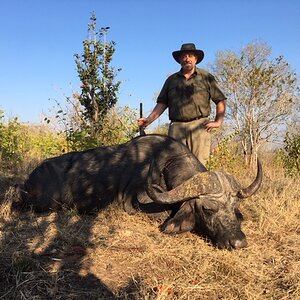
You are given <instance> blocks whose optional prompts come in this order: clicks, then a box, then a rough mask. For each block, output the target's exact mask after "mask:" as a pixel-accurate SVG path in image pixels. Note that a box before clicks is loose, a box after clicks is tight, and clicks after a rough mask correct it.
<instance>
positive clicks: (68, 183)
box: [19, 135, 262, 248]
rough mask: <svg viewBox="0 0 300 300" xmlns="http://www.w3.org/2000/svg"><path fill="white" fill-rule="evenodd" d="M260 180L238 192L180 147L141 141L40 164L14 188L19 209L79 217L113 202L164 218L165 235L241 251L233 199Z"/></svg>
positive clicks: (156, 139) (164, 140) (150, 138)
mask: <svg viewBox="0 0 300 300" xmlns="http://www.w3.org/2000/svg"><path fill="white" fill-rule="evenodd" d="M261 181H262V168H261V165H260V163H259V164H258V172H257V176H256V179H255V180H254V182H253V183H252V184H251V185H250V186H249V187H247V188H242V187H241V186H240V184H239V183H238V182H237V180H236V179H235V178H234V177H233V176H232V175H230V174H227V173H225V172H223V171H207V169H206V168H205V167H204V166H203V165H202V164H201V163H200V162H199V161H198V160H197V158H196V157H195V156H194V155H193V154H192V153H191V152H190V151H189V150H188V148H187V147H186V146H184V145H183V144H181V143H180V142H177V141H175V140H174V139H172V138H170V137H168V136H162V135H146V136H140V137H137V138H134V139H132V140H131V141H129V142H127V143H125V144H121V145H114V146H108V147H98V148H95V149H90V150H87V151H82V152H71V153H67V154H64V155H61V156H58V157H54V158H50V159H47V160H45V161H44V162H42V163H41V164H40V165H39V166H38V167H37V168H36V169H34V170H33V172H32V173H31V174H30V175H29V177H28V179H27V180H26V181H25V183H24V184H23V185H21V186H20V187H19V190H20V199H21V203H19V205H20V206H22V207H32V208H33V209H34V210H35V211H37V212H43V211H49V210H59V209H61V208H62V207H72V208H76V209H77V210H78V211H79V212H80V213H89V212H92V211H94V210H95V209H102V208H104V207H105V206H107V205H108V204H109V203H111V202H112V201H118V202H119V203H121V204H122V205H123V207H124V209H125V210H126V211H127V212H129V213H133V212H135V211H136V209H140V210H142V211H145V212H147V213H156V214H157V213H160V212H161V213H162V212H164V213H166V212H167V213H168V218H167V219H166V221H165V223H164V224H163V225H162V227H161V228H162V231H164V232H166V233H180V232H184V231H191V230H198V229H200V230H201V231H202V232H205V233H206V235H207V237H208V238H210V239H211V240H212V241H213V243H214V244H215V245H216V246H218V247H220V248H242V247H245V246H246V245H247V243H246V238H245V235H244V233H243V232H242V231H241V226H240V224H241V220H242V215H241V213H240V211H239V204H240V200H241V199H243V198H246V197H249V196H251V195H253V194H254V193H255V192H256V191H257V190H258V188H259V186H260V184H261Z"/></svg>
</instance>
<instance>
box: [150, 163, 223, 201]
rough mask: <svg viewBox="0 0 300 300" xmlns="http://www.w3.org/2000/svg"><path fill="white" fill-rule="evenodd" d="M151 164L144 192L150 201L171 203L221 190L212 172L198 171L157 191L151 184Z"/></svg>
mask: <svg viewBox="0 0 300 300" xmlns="http://www.w3.org/2000/svg"><path fill="white" fill-rule="evenodd" d="M152 168H153V166H152V164H151V165H150V168H149V172H148V177H147V182H146V192H147V194H148V196H149V197H150V198H151V199H152V201H154V202H157V203H161V204H172V203H177V202H183V201H187V200H190V199H193V198H196V197H198V196H199V195H203V194H211V193H212V194H215V193H218V192H220V191H221V184H220V182H219V180H218V176H217V174H216V173H214V172H199V173H197V174H196V175H194V176H193V177H191V178H190V179H188V180H186V181H185V182H183V183H182V184H181V185H179V186H177V187H175V188H174V189H172V190H170V191H167V192H163V193H160V192H157V189H155V188H154V187H155V185H153V184H152V175H151V174H152Z"/></svg>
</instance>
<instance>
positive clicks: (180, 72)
mask: <svg viewBox="0 0 300 300" xmlns="http://www.w3.org/2000/svg"><path fill="white" fill-rule="evenodd" d="M176 74H178V75H179V76H184V75H183V73H182V69H180V70H179V71H178V72H177V73H176ZM197 74H198V68H197V67H196V68H195V71H194V73H193V74H192V76H196V75H197ZM192 76H191V77H192Z"/></svg>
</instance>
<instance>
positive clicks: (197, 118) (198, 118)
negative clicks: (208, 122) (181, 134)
mask: <svg viewBox="0 0 300 300" xmlns="http://www.w3.org/2000/svg"><path fill="white" fill-rule="evenodd" d="M204 118H207V117H202V116H201V117H196V118H193V119H189V120H177V119H171V122H182V123H187V122H192V121H196V120H200V119H204Z"/></svg>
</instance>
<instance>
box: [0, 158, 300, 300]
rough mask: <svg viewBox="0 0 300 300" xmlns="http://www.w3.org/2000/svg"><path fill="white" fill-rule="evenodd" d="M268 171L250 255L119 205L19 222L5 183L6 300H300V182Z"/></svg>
mask: <svg viewBox="0 0 300 300" xmlns="http://www.w3.org/2000/svg"><path fill="white" fill-rule="evenodd" d="M264 167H265V172H264V173H265V174H264V175H265V177H264V183H263V187H262V189H261V190H260V192H259V193H258V194H257V195H255V196H254V197H252V198H251V199H249V200H246V201H245V202H243V203H242V205H241V211H242V212H243V214H244V217H245V221H244V223H243V231H244V232H245V233H246V235H247V237H248V243H249V247H248V248H246V249H243V250H238V251H226V250H217V249H215V248H213V247H212V246H211V245H209V244H208V243H207V242H206V241H204V240H203V239H202V238H201V237H198V236H196V235H194V234H192V233H186V234H180V235H176V236H169V235H165V234H162V233H160V232H159V230H158V225H159V223H157V222H156V221H153V220H150V219H149V218H148V217H147V216H145V215H143V214H137V215H135V216H129V215H128V214H126V213H125V212H123V211H122V210H121V209H120V208H118V207H116V206H114V205H112V206H110V207H108V208H107V209H106V210H104V211H102V212H99V213H98V214H97V215H94V216H78V215H77V214H76V213H75V212H72V211H71V212H70V211H63V212H60V213H51V214H46V215H35V214H33V213H26V214H25V213H23V214H17V213H16V212H13V211H12V210H11V200H12V199H13V198H14V190H13V189H11V188H9V187H8V186H9V184H7V182H6V183H5V180H4V178H2V179H1V180H2V181H0V184H1V195H2V197H3V199H4V200H5V201H4V202H3V203H2V206H1V208H0V240H1V249H0V250H1V251H0V299H149V300H150V299H159V300H162V299H167V300H169V299H190V300H193V299H300V222H299V221H300V199H299V194H300V184H299V179H298V180H296V179H292V178H286V177H284V175H283V174H282V172H280V170H276V169H275V167H273V166H271V165H266V163H265V166H264ZM10 183H11V182H10Z"/></svg>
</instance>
